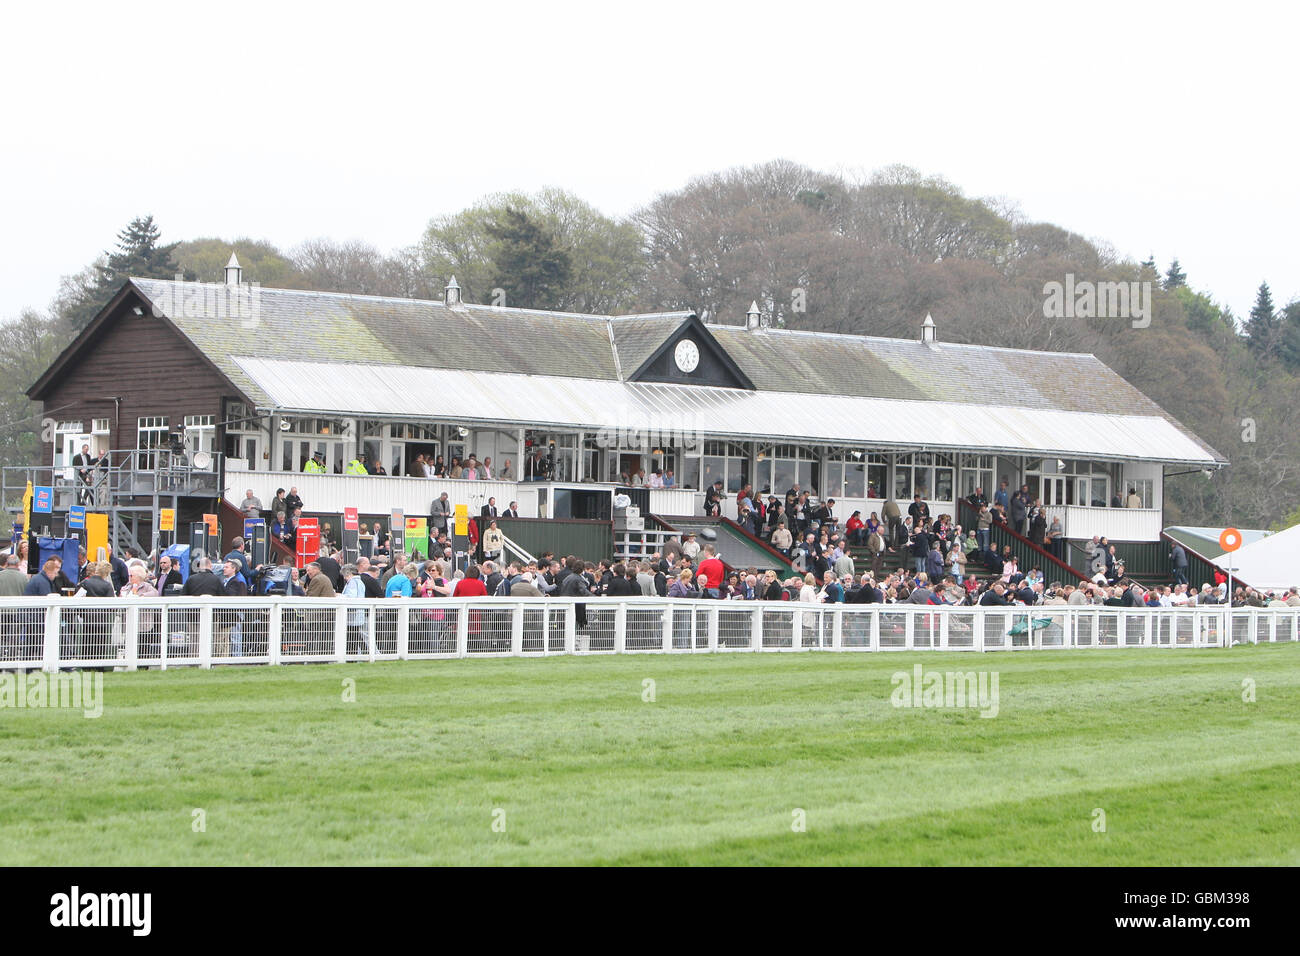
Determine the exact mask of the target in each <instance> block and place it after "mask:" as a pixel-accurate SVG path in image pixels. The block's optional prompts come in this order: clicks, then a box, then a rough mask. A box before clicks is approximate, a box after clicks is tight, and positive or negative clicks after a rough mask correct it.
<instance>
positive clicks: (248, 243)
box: [176, 237, 297, 289]
mask: <svg viewBox="0 0 1300 956" xmlns="http://www.w3.org/2000/svg"><path fill="white" fill-rule="evenodd" d="M232 252H233V253H234V254H235V256H236V257H237V258H238V259H239V265H240V267H241V268H242V269H243V273H242V276H241V278H242V279H243V281H244V282H257V283H260V284H261V285H264V286H268V287H270V288H273V289H274V288H278V289H283V288H286V287H289V288H292V287H293V285H292V283H293V281H294V278H295V276H296V273H297V270H296V269H295V268H294V265H293V263H292V262H290V261H289V257H288V256H286V255H285V254H284V253H283V252H281V251H280V250H279V249H278V248H276V246H275V245H273V244H272V243H270V242H267V241H265V240H254V239H248V238H240V239H229V240H227V239H218V238H216V237H212V238H203V239H189V240H187V241H185V242H181V243H178V244H177V246H176V264H177V270H178V271H179V272H181V273H182V274H183V275H184V276H185V278H186V279H187V280H189V281H191V282H225V281H226V263H227V262H229V261H230V254H231V253H232Z"/></svg>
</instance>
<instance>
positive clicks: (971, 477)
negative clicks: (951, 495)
mask: <svg viewBox="0 0 1300 956" xmlns="http://www.w3.org/2000/svg"><path fill="white" fill-rule="evenodd" d="M976 488H978V489H980V491H981V492H982V493H983V495H984V497H985V498H987V499H988V500H989V501H992V500H993V493H994V492H995V491H997V487H996V486H995V485H994V483H993V456H992V455H971V456H968V457H966V458H964V459H963V460H962V467H961V495H962V497H963V498H969V497H970V496H971V495H973V494H975V489H976Z"/></svg>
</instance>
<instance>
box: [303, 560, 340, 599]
mask: <svg viewBox="0 0 1300 956" xmlns="http://www.w3.org/2000/svg"><path fill="white" fill-rule="evenodd" d="M306 571H307V597H310V598H332V597H334V596H335V592H334V582H333V581H331V580H330V577H329V575H327V574H326V573H325V569H324V568H322V567H321V565H320V562H318V561H313V562H312V563H311V564H309V565H307V568H306Z"/></svg>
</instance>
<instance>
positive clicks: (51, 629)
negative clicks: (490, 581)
mask: <svg viewBox="0 0 1300 956" xmlns="http://www.w3.org/2000/svg"><path fill="white" fill-rule="evenodd" d="M1229 614H1231V617H1232V639H1233V641H1235V642H1260V641H1266V642H1295V641H1297V639H1300V611H1298V610H1297V609H1295V608H1289V607H1287V608H1236V609H1232V610H1231V611H1229V609H1227V608H1225V607H1222V606H1210V607H1200V608H1197V607H1191V608H1188V607H1182V608H1150V609H1148V608H1109V607H1098V606H1095V605H1086V606H1074V605H1047V606H1043V607H1036V608H1022V607H1015V608H966V607H952V608H949V607H926V606H911V605H843V604H828V605H818V604H804V603H799V602H796V603H790V602H740V601H726V602H720V601H707V600H666V599H659V598H629V599H618V600H615V599H601V598H596V599H590V600H586V601H573V600H568V599H544V598H520V599H509V598H475V599H416V600H407V599H404V600H402V601H396V600H361V601H356V600H349V601H343V600H342V599H338V600H336V601H326V600H312V599H305V598H281V599H271V598H257V599H232V600H221V599H215V598H214V599H206V598H204V599H196V598H165V599H149V600H143V601H142V600H125V599H98V600H97V599H91V598H77V599H39V598H4V599H0V668H6V669H16V668H23V669H26V668H34V667H41V668H44V669H46V670H53V669H58V668H59V667H65V668H66V667H113V668H134V667H137V666H138V667H175V666H182V665H190V666H194V665H197V666H200V667H210V666H212V665H214V664H220V665H223V666H227V665H232V664H280V663H298V662H311V661H341V660H365V661H373V660H391V659H398V658H407V657H454V656H461V657H463V656H487V655H523V654H559V653H565V652H578V653H593V652H594V653H617V652H664V651H674V652H679V653H680V652H684V651H691V650H695V651H701V650H726V651H756V650H871V651H875V650H905V649H916V650H944V649H951V650H972V651H985V650H987V651H994V650H1022V649H1035V648H1042V647H1081V648H1087V647H1163V648H1196V647H1221V646H1223V644H1224V634H1225V631H1226V629H1227V618H1228V615H1229Z"/></svg>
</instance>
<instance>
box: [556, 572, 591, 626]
mask: <svg viewBox="0 0 1300 956" xmlns="http://www.w3.org/2000/svg"><path fill="white" fill-rule="evenodd" d="M582 567H583V565H582V559H581V558H575V557H572V556H570V558H569V559H568V562H567V564H566V568H565V570H567V572H568V573H567V574H565V575H564V578H563V580H562V581H560V589H559V590H560V597H569V598H572V597H591V596H592V594H591V588H589V587H588V586H587V579H586V577H584V576H583V574H582ZM574 618H575V622H576V623H577V626H578V627H586V626H587V605H585V604H578V605H575V608H574Z"/></svg>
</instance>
